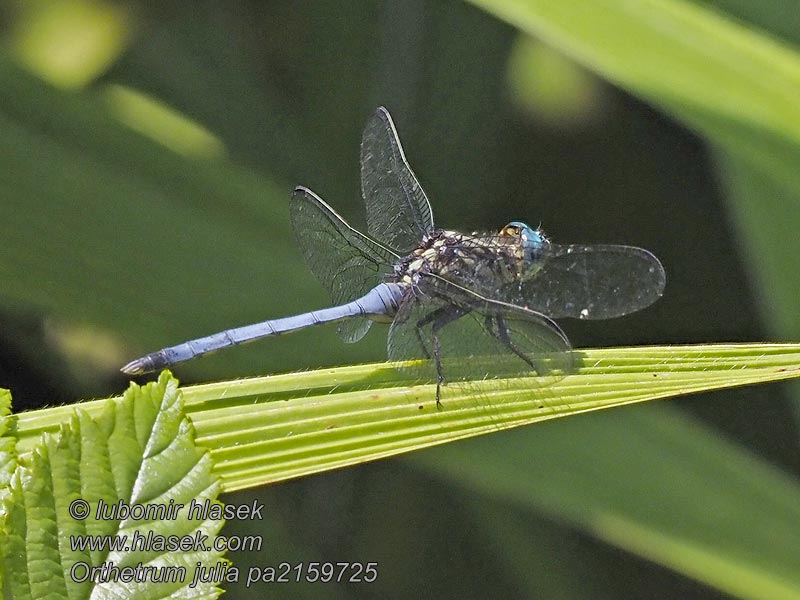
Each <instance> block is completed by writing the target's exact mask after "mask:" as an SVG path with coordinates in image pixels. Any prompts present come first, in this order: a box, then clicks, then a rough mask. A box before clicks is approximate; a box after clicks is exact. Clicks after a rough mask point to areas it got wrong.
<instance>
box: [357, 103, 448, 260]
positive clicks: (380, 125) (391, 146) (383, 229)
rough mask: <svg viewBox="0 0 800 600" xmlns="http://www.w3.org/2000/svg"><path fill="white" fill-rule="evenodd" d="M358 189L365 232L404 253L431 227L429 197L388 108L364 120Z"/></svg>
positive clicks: (417, 242) (377, 111) (379, 110)
mask: <svg viewBox="0 0 800 600" xmlns="http://www.w3.org/2000/svg"><path fill="white" fill-rule="evenodd" d="M361 193H362V195H363V196H364V202H365V204H366V208H367V232H368V233H369V234H370V236H372V237H373V238H375V239H376V240H378V241H380V242H381V243H385V244H386V245H387V246H389V247H390V248H391V249H393V250H395V251H397V252H398V253H400V254H406V253H408V252H410V251H411V250H412V249H413V248H415V247H417V246H418V245H419V243H420V240H422V236H423V235H425V234H426V233H428V232H430V231H432V230H433V213H432V211H431V205H430V203H429V202H428V197H427V196H426V195H425V192H424V191H423V189H422V186H421V185H420V184H419V181H417V178H416V176H415V175H414V172H413V171H412V170H411V167H410V166H409V165H408V162H407V161H406V157H405V154H403V148H402V146H401V145H400V139H399V138H398V137H397V131H396V130H395V128H394V123H392V118H391V117H390V116H389V112H388V111H387V110H386V109H385V108H383V107H380V108H378V110H376V111H375V114H373V115H372V117H370V119H369V121H367V126H366V128H365V129H364V135H363V138H362V140H361Z"/></svg>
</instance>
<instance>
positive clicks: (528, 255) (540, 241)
mask: <svg viewBox="0 0 800 600" xmlns="http://www.w3.org/2000/svg"><path fill="white" fill-rule="evenodd" d="M505 229H516V230H518V231H519V236H520V238H521V239H522V243H523V246H524V248H525V259H526V260H528V261H531V260H534V259H535V258H536V257H537V256H538V254H539V253H540V252H541V251H542V248H544V247H545V246H546V245H547V244H548V243H549V241H548V239H547V236H545V234H544V231H542V230H541V229H539V228H538V227H537V228H536V229H534V228H533V227H531V226H530V225H528V224H527V223H523V222H522V221H511V223H509V224H508V225H506V227H505Z"/></svg>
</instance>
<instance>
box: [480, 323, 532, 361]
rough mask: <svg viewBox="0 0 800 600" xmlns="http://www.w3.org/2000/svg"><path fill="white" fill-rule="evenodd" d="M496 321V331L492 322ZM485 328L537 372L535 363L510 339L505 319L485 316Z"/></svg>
mask: <svg viewBox="0 0 800 600" xmlns="http://www.w3.org/2000/svg"><path fill="white" fill-rule="evenodd" d="M493 322H494V323H497V331H495V330H494V327H493V326H492V323H493ZM486 329H488V330H489V331H490V332H491V334H492V335H493V336H494V337H496V338H497V339H498V340H499V341H500V343H502V344H503V345H504V346H506V347H507V348H508V349H509V350H511V351H512V352H513V353H514V354H516V355H517V356H519V357H520V358H521V359H522V360H523V361H525V363H526V364H528V365H529V366H530V367H531V368H532V369H533V370H534V371H536V372H537V373H538V372H539V369H537V368H536V365H535V364H534V363H533V361H532V360H531V359H530V358H529V357H528V356H527V355H526V354H525V353H524V352H523V351H522V350H520V349H519V348H518V347H517V345H516V344H515V343H514V341H513V340H512V339H511V336H510V335H508V325H506V321H505V319H504V318H503V317H500V316H498V317H488V316H487V317H486Z"/></svg>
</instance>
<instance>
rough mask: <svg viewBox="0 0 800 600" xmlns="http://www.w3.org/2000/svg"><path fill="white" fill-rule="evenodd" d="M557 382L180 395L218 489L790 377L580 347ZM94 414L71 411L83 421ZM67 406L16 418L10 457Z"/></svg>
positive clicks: (734, 361) (706, 355)
mask: <svg viewBox="0 0 800 600" xmlns="http://www.w3.org/2000/svg"><path fill="white" fill-rule="evenodd" d="M578 356H579V361H580V363H581V366H580V367H579V368H578V370H577V372H575V373H574V374H569V375H567V376H565V377H563V378H562V379H560V380H558V381H556V382H555V383H551V382H550V381H548V382H547V384H546V385H542V384H539V383H537V378H536V377H528V378H518V379H508V380H485V381H480V382H469V386H468V387H462V386H461V385H460V384H450V385H449V386H446V389H445V392H444V394H443V400H442V402H443V406H442V408H441V409H440V410H437V408H436V404H435V402H434V401H433V398H434V390H435V386H434V385H429V384H426V385H413V383H414V382H411V381H408V380H406V379H404V376H403V375H402V372H398V371H397V370H396V369H394V368H393V367H392V365H391V364H387V363H383V364H374V365H361V366H353V367H341V368H336V369H325V370H320V371H311V372H306V373H295V374H287V375H276V376H270V377H257V378H250V379H241V380H236V381H224V382H220V383H210V384H205V385H196V386H189V387H186V388H184V389H183V394H184V396H185V398H186V410H187V414H189V415H190V416H191V419H192V422H193V423H194V426H195V428H196V431H197V440H198V443H201V444H202V445H203V446H204V447H207V448H209V449H210V450H211V452H212V456H213V458H214V461H215V464H216V467H215V470H216V472H217V473H218V474H219V475H220V477H221V478H222V480H223V485H224V487H225V489H226V490H228V491H230V490H236V489H242V488H246V487H252V486H255V485H263V484H266V483H270V482H275V481H280V480H283V479H289V478H292V477H299V476H303V475H309V474H311V473H318V472H321V471H325V470H329V469H333V468H338V467H343V466H347V465H352V464H357V463H360V462H364V461H366V460H374V459H376V458H383V457H386V456H391V455H394V454H399V453H402V452H408V451H410V450H415V449H420V448H425V447H429V446H433V445H437V444H442V443H445V442H448V441H453V440H457V439H462V438H466V437H471V436H475V435H480V434H485V433H490V432H496V431H498V430H502V429H508V428H512V427H518V426H520V425H526V424H530V423H535V422H538V421H544V420H549V419H553V418H556V417H563V416H568V415H573V414H579V413H584V412H588V411H594V410H600V409H603V408H611V407H615V406H624V405H627V404H633V403H637V402H643V401H646V400H656V399H662V398H669V397H675V396H680V395H685V394H692V393H698V392H702V391H708V390H715V389H724V388H730V387H736V386H742V385H750V384H754V383H763V382H767V381H779V380H784V379H794V378H797V377H800V348H799V347H798V346H796V345H792V344H741V345H737V344H726V345H707V346H667V347H636V348H611V349H605V350H604V349H587V350H581V351H579V353H578ZM99 406H100V405H99V404H98V403H96V402H87V403H83V404H81V407H82V409H83V410H84V411H87V412H90V413H93V412H94V411H95V410H98V408H99ZM67 414H68V407H60V408H52V409H46V410H40V411H33V412H29V413H23V414H22V415H20V416H19V418H20V442H19V445H20V448H21V449H25V450H27V449H28V448H29V446H30V444H31V440H32V439H35V436H37V435H39V434H40V433H41V432H43V431H51V430H52V429H53V428H54V427H55V426H56V425H57V424H58V423H60V422H61V420H63V419H64V418H65V417H66V415H67Z"/></svg>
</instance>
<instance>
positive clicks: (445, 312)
mask: <svg viewBox="0 0 800 600" xmlns="http://www.w3.org/2000/svg"><path fill="white" fill-rule="evenodd" d="M468 312H469V310H467V309H463V308H459V307H458V306H454V305H450V306H443V307H441V308H437V309H436V310H434V311H433V312H431V313H430V314H428V315H426V316H425V317H423V318H422V319H420V320H419V321H418V322H417V325H416V330H417V335H418V336H419V339H420V344H422V348H423V350H425V345H424V344H423V343H422V333H421V330H422V328H423V327H425V326H426V325H428V324H429V323H431V346H432V350H433V362H434V364H435V365H436V407H437V408H441V407H442V402H441V396H442V385H443V384H444V370H443V369H442V346H441V342H440V340H439V330H440V329H441V328H442V327H444V326H445V325H447V324H448V323H452V322H453V321H455V320H456V319H460V318H461V317H463V316H464V315H465V314H467V313H468ZM428 358H430V357H428Z"/></svg>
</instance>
